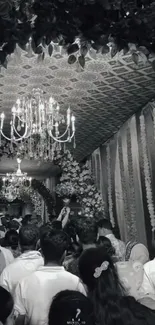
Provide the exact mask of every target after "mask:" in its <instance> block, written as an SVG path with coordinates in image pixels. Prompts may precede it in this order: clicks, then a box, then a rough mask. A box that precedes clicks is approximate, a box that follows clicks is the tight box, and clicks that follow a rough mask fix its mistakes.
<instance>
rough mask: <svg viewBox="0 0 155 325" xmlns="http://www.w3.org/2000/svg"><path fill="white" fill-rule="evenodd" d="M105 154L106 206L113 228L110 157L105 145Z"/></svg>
mask: <svg viewBox="0 0 155 325" xmlns="http://www.w3.org/2000/svg"><path fill="white" fill-rule="evenodd" d="M106 154H107V173H108V205H109V215H110V221H111V224H112V226H113V228H114V227H115V220H114V216H113V202H112V183H111V163H110V162H111V157H110V148H109V146H108V145H107V147H106Z"/></svg>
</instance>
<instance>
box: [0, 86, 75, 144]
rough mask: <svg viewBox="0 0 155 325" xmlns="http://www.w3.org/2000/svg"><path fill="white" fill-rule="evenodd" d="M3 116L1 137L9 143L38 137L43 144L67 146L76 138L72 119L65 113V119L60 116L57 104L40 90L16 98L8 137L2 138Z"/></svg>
mask: <svg viewBox="0 0 155 325" xmlns="http://www.w3.org/2000/svg"><path fill="white" fill-rule="evenodd" d="M4 120H5V114H4V112H3V113H1V115H0V135H2V136H3V137H4V138H5V139H6V140H8V141H11V142H12V143H21V142H22V141H23V140H25V139H31V140H32V139H33V138H34V136H39V137H40V138H41V139H43V141H45V139H46V138H47V137H48V138H49V139H51V142H52V143H54V142H57V143H60V144H61V143H67V142H71V141H72V139H73V138H74V137H75V117H74V115H72V114H71V110H70V107H69V108H68V109H67V113H66V118H65V116H64V115H62V114H61V113H60V107H59V104H58V103H57V102H56V101H55V100H54V99H53V98H52V97H50V98H46V97H45V96H44V92H43V90H41V89H33V90H32V94H30V95H28V96H26V97H21V98H18V99H17V101H16V103H15V105H14V106H13V107H12V119H11V122H10V127H11V129H10V137H8V136H7V135H5V134H4Z"/></svg>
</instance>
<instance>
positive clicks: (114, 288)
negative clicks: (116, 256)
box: [79, 247, 155, 325]
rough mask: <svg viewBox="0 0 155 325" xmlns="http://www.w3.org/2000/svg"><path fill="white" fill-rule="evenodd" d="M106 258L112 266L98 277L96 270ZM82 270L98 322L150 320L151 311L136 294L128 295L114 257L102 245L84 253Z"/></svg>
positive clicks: (102, 324)
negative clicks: (133, 296) (136, 298)
mask: <svg viewBox="0 0 155 325" xmlns="http://www.w3.org/2000/svg"><path fill="white" fill-rule="evenodd" d="M103 262H106V263H107V262H108V267H107V269H106V270H103V271H102V272H101V274H100V275H99V276H98V277H97V278H96V277H95V276H94V273H95V270H96V268H98V267H100V266H101V265H102V263H103ZM79 271H80V275H81V279H82V280H83V282H84V284H86V285H87V288H88V292H89V295H90V298H91V300H92V303H93V310H94V315H95V320H96V323H97V324H98V325H105V324H106V325H131V324H132V325H137V324H143V325H144V324H145V325H146V324H147V322H146V318H147V316H148V317H150V314H149V311H147V313H146V308H145V307H144V306H142V305H140V304H139V303H138V302H136V301H135V299H134V298H132V297H127V296H126V292H125V289H124V288H123V286H122V285H121V283H120V281H119V278H118V274H117V271H116V269H115V266H114V264H113V262H112V259H111V258H110V256H108V255H106V254H105V255H104V254H103V249H102V247H98V248H91V249H88V250H87V251H85V252H84V253H83V254H82V256H81V258H80V260H79ZM154 317H155V316H154ZM141 321H142V323H141ZM154 321H155V318H154ZM137 322H138V323H137ZM152 324H153V323H152Z"/></svg>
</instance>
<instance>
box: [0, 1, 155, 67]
mask: <svg viewBox="0 0 155 325" xmlns="http://www.w3.org/2000/svg"><path fill="white" fill-rule="evenodd" d="M154 30H155V2H154V1H153V0H142V1H134V0H131V1H126V0H122V1H121V0H119V1H118V0H117V1H116V0H53V1H51V0H41V1H40V0H1V1H0V31H1V34H0V64H1V65H2V66H3V67H5V68H7V56H8V55H10V54H11V53H14V51H15V49H16V45H17V44H18V45H19V46H20V47H21V48H22V49H23V50H27V49H28V47H29V46H30V45H31V47H32V50H33V52H34V53H36V54H37V55H39V60H43V59H44V57H45V52H44V49H45V47H46V46H48V53H49V55H50V56H52V53H53V44H57V45H59V46H62V47H63V48H64V49H65V50H66V53H67V54H68V55H69V56H70V55H74V56H75V54H78V53H79V54H78V57H77V59H78V58H79V59H78V61H79V63H80V65H81V67H82V68H83V67H84V65H85V60H84V57H85V56H86V54H87V52H88V51H89V50H91V48H93V49H94V50H95V51H96V52H100V53H103V54H106V53H108V52H110V53H111V57H114V56H115V55H116V53H117V52H120V51H121V50H123V52H124V53H125V54H126V53H127V51H128V50H131V49H130V46H129V44H130V45H131V44H132V45H135V51H137V50H138V51H140V52H141V53H143V59H144V56H145V59H146V58H148V56H149V53H155V37H154ZM75 57H76V56H75ZM133 60H134V62H135V63H136V64H137V61H138V57H137V56H136V55H135V54H133ZM74 61H75V58H74ZM144 61H145V60H144ZM68 62H69V63H70V64H72V63H73V57H72V59H71V58H70V59H69V61H68Z"/></svg>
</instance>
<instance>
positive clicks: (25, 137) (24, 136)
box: [13, 126, 31, 140]
mask: <svg viewBox="0 0 155 325" xmlns="http://www.w3.org/2000/svg"><path fill="white" fill-rule="evenodd" d="M13 129H14V131H15V133H16V134H17V135H18V136H19V137H20V134H19V133H18V131H17V130H16V128H15V126H13ZM27 129H28V128H27ZM25 133H26V132H25ZM25 133H24V135H23V136H22V137H23V138H24V139H28V138H29V137H30V136H31V132H30V133H29V134H28V135H27V136H26V134H25ZM21 140H22V139H21Z"/></svg>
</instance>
